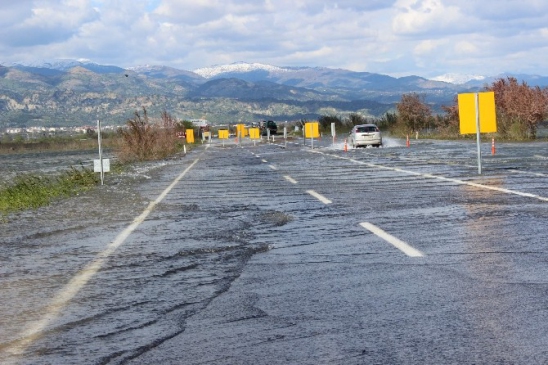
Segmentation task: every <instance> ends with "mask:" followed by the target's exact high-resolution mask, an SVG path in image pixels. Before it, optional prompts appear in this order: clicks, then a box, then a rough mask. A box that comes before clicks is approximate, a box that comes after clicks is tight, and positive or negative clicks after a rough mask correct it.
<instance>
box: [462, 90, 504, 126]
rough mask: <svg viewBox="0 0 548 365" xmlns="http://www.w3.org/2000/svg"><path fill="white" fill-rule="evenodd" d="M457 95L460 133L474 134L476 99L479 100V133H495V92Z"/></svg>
mask: <svg viewBox="0 0 548 365" xmlns="http://www.w3.org/2000/svg"><path fill="white" fill-rule="evenodd" d="M477 95H478V98H477V99H476V93H465V94H459V95H458V102H459V118H460V133H461V134H475V133H477V129H476V100H479V105H478V107H479V124H480V133H495V132H496V131H497V116H496V112H495V93H494V92H492V91H488V92H481V93H477Z"/></svg>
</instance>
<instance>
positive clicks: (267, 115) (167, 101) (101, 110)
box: [0, 60, 548, 128]
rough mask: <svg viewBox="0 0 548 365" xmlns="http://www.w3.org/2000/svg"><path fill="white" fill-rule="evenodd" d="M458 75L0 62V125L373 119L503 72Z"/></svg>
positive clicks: (438, 101) (447, 97) (443, 100)
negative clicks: (413, 96) (141, 117)
mask: <svg viewBox="0 0 548 365" xmlns="http://www.w3.org/2000/svg"><path fill="white" fill-rule="evenodd" d="M457 76H458V75H443V76H440V77H439V78H436V79H435V80H429V79H426V78H422V77H419V76H407V77H400V78H396V77H391V76H387V75H382V74H376V73H369V72H354V71H349V70H343V69H332V68H324V67H278V66H271V65H264V64H260V63H245V62H238V63H234V64H229V65H220V66H214V67H205V68H200V69H197V70H193V71H187V70H180V69H176V68H172V67H167V66H137V67H130V68H122V67H118V66H111V65H100V64H96V63H93V62H89V61H77V60H55V61H41V62H36V63H33V64H10V65H4V66H0V128H6V127H24V126H69V125H71V126H74V125H86V124H93V123H95V121H96V120H97V119H100V120H102V121H103V122H104V123H105V124H113V125H120V124H123V123H124V122H125V121H126V120H127V119H128V118H131V117H132V116H133V114H134V113H135V112H136V111H141V110H142V108H143V107H144V108H146V109H147V112H148V115H149V116H152V117H158V116H159V115H160V113H161V112H162V111H167V112H168V113H170V114H171V115H173V116H174V117H176V118H177V119H179V120H183V119H187V120H188V119H207V120H209V121H211V122H213V123H226V122H248V121H257V120H263V119H271V120H278V121H283V120H299V119H308V120H313V119H317V118H318V117H319V116H321V115H339V116H344V115H347V114H349V113H361V114H363V115H365V116H369V117H379V116H382V115H384V114H385V113H386V112H391V111H394V110H395V103H397V102H398V101H399V100H400V99H401V95H402V94H404V93H410V92H416V93H419V94H422V95H424V96H425V101H426V102H427V103H429V104H431V106H432V108H433V110H434V111H435V112H436V111H441V105H449V104H451V103H453V99H454V97H455V95H456V94H457V93H460V92H466V91H475V90H479V89H481V88H482V87H484V86H485V85H488V84H490V83H491V82H492V81H494V80H495V79H497V78H501V77H506V76H510V75H498V76H496V77H481V76H469V77H467V79H466V80H460V81H459V82H455V80H457ZM512 76H514V77H516V78H518V80H520V81H522V80H523V81H526V82H527V83H528V84H529V85H531V86H536V85H538V86H541V87H545V86H547V85H548V77H543V76H536V75H512ZM449 81H453V82H449ZM465 81H466V82H465Z"/></svg>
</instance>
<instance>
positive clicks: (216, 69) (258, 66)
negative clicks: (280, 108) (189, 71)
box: [194, 62, 290, 79]
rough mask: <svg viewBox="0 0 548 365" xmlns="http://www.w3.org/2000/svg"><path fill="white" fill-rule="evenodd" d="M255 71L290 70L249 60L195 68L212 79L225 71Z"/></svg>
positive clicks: (200, 73)
mask: <svg viewBox="0 0 548 365" xmlns="http://www.w3.org/2000/svg"><path fill="white" fill-rule="evenodd" d="M253 71H267V72H289V71H290V69H289V68H285V67H278V66H271V65H265V64H262V63H247V62H236V63H231V64H228V65H218V66H211V67H202V68H198V69H196V70H194V73H197V74H198V75H200V76H202V77H205V78H206V79H210V78H212V77H215V76H217V75H220V74H225V73H246V72H253Z"/></svg>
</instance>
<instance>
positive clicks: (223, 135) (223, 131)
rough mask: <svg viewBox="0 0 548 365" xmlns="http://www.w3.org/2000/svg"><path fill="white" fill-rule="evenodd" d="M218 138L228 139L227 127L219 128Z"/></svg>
mask: <svg viewBox="0 0 548 365" xmlns="http://www.w3.org/2000/svg"><path fill="white" fill-rule="evenodd" d="M219 139H228V129H219Z"/></svg>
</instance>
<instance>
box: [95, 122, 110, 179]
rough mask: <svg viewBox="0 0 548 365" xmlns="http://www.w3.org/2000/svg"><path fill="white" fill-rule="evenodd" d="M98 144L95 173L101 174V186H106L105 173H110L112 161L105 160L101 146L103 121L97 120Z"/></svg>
mask: <svg viewBox="0 0 548 365" xmlns="http://www.w3.org/2000/svg"><path fill="white" fill-rule="evenodd" d="M97 142H98V145H99V159H98V160H93V172H100V173H101V185H104V184H105V172H110V160H109V159H108V158H106V159H104V158H103V147H102V146H101V142H102V137H101V121H100V120H97Z"/></svg>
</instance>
